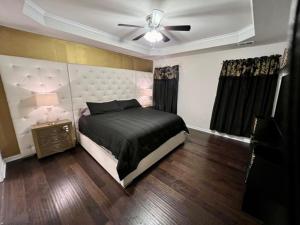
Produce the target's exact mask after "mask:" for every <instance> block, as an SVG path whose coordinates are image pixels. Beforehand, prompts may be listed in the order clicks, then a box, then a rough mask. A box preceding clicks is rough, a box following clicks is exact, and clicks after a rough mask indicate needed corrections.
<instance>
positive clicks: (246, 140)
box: [187, 125, 250, 143]
mask: <svg viewBox="0 0 300 225" xmlns="http://www.w3.org/2000/svg"><path fill="white" fill-rule="evenodd" d="M187 127H188V128H191V129H194V130H198V131H202V132H205V133H208V134H213V135H217V136H220V137H224V138H228V139H232V140H235V141H241V142H244V143H250V138H245V137H239V136H235V135H229V134H224V133H219V132H217V131H212V130H209V129H205V128H201V127H197V126H193V125H187Z"/></svg>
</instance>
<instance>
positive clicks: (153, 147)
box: [78, 106, 188, 187]
mask: <svg viewBox="0 0 300 225" xmlns="http://www.w3.org/2000/svg"><path fill="white" fill-rule="evenodd" d="M78 126H79V141H80V143H81V145H82V146H83V147H84V148H85V149H86V151H87V152H88V153H89V154H90V155H91V156H92V157H93V158H94V159H95V160H96V161H97V162H98V163H99V164H100V165H101V166H102V167H103V168H104V169H105V170H106V171H107V172H108V173H109V174H110V175H111V176H112V177H113V178H114V179H115V180H116V181H117V182H119V183H120V184H121V185H122V186H123V187H126V186H128V185H129V184H130V183H131V182H132V181H133V180H134V179H135V178H136V177H137V176H139V175H140V174H141V173H143V172H144V171H145V170H146V169H148V168H149V167H150V166H152V165H153V164H154V163H156V162H157V161H159V160H160V159H161V158H163V157H164V156H165V155H166V154H168V153H169V152H171V151H172V150H173V149H175V148H176V147H177V146H178V145H180V144H182V143H183V142H184V141H185V138H186V133H187V132H188V129H187V127H186V125H185V123H184V121H183V120H182V118H180V117H179V116H177V115H174V114H171V113H166V112H162V111H158V110H154V109H152V108H143V107H140V106H138V107H133V108H126V109H118V110H115V111H109V112H105V113H101V114H93V115H87V116H84V115H83V116H81V117H80V119H79V121H78Z"/></svg>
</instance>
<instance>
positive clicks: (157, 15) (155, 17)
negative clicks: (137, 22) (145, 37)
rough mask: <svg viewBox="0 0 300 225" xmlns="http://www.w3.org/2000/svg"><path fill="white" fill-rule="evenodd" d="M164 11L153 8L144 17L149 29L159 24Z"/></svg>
mask: <svg viewBox="0 0 300 225" xmlns="http://www.w3.org/2000/svg"><path fill="white" fill-rule="evenodd" d="M163 14H164V12H163V11H161V10H158V9H154V10H153V11H152V12H151V14H150V15H148V16H147V17H146V21H147V22H148V26H149V28H151V29H155V28H158V27H159V25H160V21H161V20H162V18H163Z"/></svg>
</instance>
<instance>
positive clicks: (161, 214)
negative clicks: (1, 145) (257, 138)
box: [0, 130, 258, 225]
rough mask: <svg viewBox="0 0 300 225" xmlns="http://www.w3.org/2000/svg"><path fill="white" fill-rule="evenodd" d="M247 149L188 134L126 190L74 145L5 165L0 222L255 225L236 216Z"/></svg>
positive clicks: (0, 185)
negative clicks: (44, 156) (5, 176)
mask: <svg viewBox="0 0 300 225" xmlns="http://www.w3.org/2000/svg"><path fill="white" fill-rule="evenodd" d="M248 160H249V150H248V145H247V144H244V143H240V142H235V141H231V140H228V139H224V138H221V137H217V136H213V135H209V134H205V133H201V132H197V131H194V130H191V134H190V136H189V137H188V140H187V142H186V143H185V144H184V145H181V146H179V147H178V148H177V149H176V150H175V151H173V152H172V153H171V154H169V155H168V156H166V157H165V158H164V159H162V160H161V161H160V162H158V163H157V164H156V165H154V166H153V167H152V168H150V169H149V170H148V171H147V172H145V173H144V174H143V175H142V176H140V177H139V178H138V179H137V180H136V181H135V182H134V183H133V184H131V185H130V186H129V187H128V188H127V189H126V190H123V189H122V188H121V186H119V184H117V183H116V182H115V181H114V180H113V179H112V178H111V177H110V175H108V173H106V171H105V170H104V169H103V168H102V167H101V166H100V165H99V164H98V163H97V162H96V161H94V159H93V158H92V157H91V156H90V155H89V154H88V153H87V152H86V151H85V150H84V149H82V147H80V146H78V147H76V148H75V149H72V150H70V151H67V152H64V153H61V154H57V155H55V156H51V157H48V158H45V159H42V160H37V159H36V157H31V158H28V159H24V160H21V161H17V162H12V163H9V164H8V165H7V178H6V179H5V181H4V182H2V183H0V197H1V198H0V224H9V225H19V224H20V225H21V224H22V225H24V224H25V225H26V224H28V225H29V224H30V225H32V224H48V225H50V224H53V225H59V224H62V225H76V224H79V225H90V224H95V225H96V224H97V225H102V224H103V225H113V224H120V225H141V224H143V225H154V224H157V225H169V224H170V225H173V224H180V225H183V224H187V225H197V224H199V225H231V224H241V225H254V224H258V221H257V220H255V219H254V218H252V217H250V216H248V215H246V214H244V213H243V212H241V203H242V198H243V193H244V188H245V186H244V177H245V168H246V165H247V162H248Z"/></svg>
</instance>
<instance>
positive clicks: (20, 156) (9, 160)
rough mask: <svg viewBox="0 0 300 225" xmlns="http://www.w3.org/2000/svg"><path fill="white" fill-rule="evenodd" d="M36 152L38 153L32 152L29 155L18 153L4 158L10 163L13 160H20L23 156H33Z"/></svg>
mask: <svg viewBox="0 0 300 225" xmlns="http://www.w3.org/2000/svg"><path fill="white" fill-rule="evenodd" d="M35 154H36V153H31V154H27V155H23V154H18V155H13V156H10V157H7V158H4V159H3V160H4V162H6V163H9V162H12V161H16V160H19V159H23V158H27V157H30V156H33V155H35Z"/></svg>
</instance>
